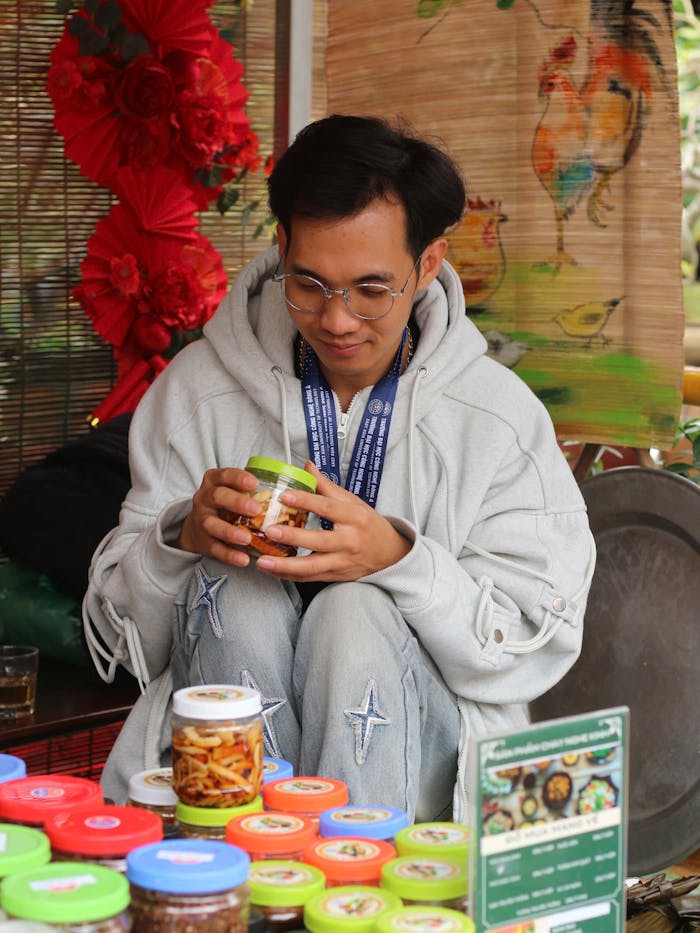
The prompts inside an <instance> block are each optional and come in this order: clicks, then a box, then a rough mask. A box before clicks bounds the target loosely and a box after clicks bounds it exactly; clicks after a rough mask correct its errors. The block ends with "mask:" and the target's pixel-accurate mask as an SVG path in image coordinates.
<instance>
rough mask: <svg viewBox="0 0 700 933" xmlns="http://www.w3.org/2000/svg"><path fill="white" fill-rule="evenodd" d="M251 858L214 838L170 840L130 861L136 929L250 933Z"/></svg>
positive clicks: (161, 932) (135, 932)
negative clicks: (249, 871) (249, 877)
mask: <svg viewBox="0 0 700 933" xmlns="http://www.w3.org/2000/svg"><path fill="white" fill-rule="evenodd" d="M249 866H250V859H249V858H248V856H247V855H246V853H245V852H243V851H242V850H241V849H237V848H235V846H231V845H228V844H227V843H225V842H216V841H214V840H212V839H164V840H163V842H156V843H153V844H151V845H147V846H141V847H140V848H138V849H134V850H133V851H132V852H130V853H129V854H128V856H127V859H126V875H127V878H128V879H129V881H130V883H131V916H132V921H133V927H132V931H133V933H193V931H194V930H197V933H247V930H248V916H249V913H250V887H249V886H248V883H247V880H246V879H247V877H248V870H249Z"/></svg>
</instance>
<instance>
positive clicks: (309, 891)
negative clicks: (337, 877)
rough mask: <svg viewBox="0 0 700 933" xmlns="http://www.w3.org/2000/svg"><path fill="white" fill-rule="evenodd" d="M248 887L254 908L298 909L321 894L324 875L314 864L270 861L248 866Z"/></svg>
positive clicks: (286, 860)
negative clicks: (256, 906) (314, 896)
mask: <svg viewBox="0 0 700 933" xmlns="http://www.w3.org/2000/svg"><path fill="white" fill-rule="evenodd" d="M248 884H249V885H250V900H251V903H252V904H253V906H255V905H256V904H257V905H258V906H260V907H301V906H302V905H303V904H306V902H307V901H308V900H309V898H310V897H312V896H313V895H314V894H318V893H319V892H321V891H323V889H324V888H325V886H326V876H325V875H324V874H323V872H322V871H321V869H320V868H316V867H315V866H314V865H305V864H304V862H295V861H293V860H289V859H276V858H270V859H261V860H260V861H257V862H251V863H250V870H249V873H248Z"/></svg>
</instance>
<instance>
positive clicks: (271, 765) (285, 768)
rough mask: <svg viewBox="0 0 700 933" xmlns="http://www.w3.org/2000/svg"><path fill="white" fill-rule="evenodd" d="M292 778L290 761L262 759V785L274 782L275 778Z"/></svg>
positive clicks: (292, 769)
mask: <svg viewBox="0 0 700 933" xmlns="http://www.w3.org/2000/svg"><path fill="white" fill-rule="evenodd" d="M293 776H294V768H293V767H292V763H291V761H285V759H284V758H267V757H265V758H263V784H267V782H268V781H276V780H277V778H290V777H293Z"/></svg>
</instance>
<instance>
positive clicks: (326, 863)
mask: <svg viewBox="0 0 700 933" xmlns="http://www.w3.org/2000/svg"><path fill="white" fill-rule="evenodd" d="M394 858H396V849H395V848H394V847H393V846H392V845H391V843H390V842H385V841H384V840H383V839H362V838H360V837H359V836H337V837H335V838H333V839H317V840H316V842H313V843H311V845H310V846H308V847H307V848H306V849H304V856H303V859H302V861H304V862H307V863H308V864H309V865H315V866H316V868H320V869H321V871H322V872H323V874H324V875H325V876H326V885H327V887H329V888H332V887H337V886H338V885H347V884H362V885H378V884H379V882H380V879H381V873H382V865H384V864H385V862H389V861H391V859H394Z"/></svg>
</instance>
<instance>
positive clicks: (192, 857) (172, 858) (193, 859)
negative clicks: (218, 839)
mask: <svg viewBox="0 0 700 933" xmlns="http://www.w3.org/2000/svg"><path fill="white" fill-rule="evenodd" d="M156 858H159V859H163V861H166V862H172V863H173V865H202V864H203V863H205V862H213V861H214V853H213V852H193V851H189V852H188V851H187V850H186V849H160V850H159V851H158V852H157V853H156Z"/></svg>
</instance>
